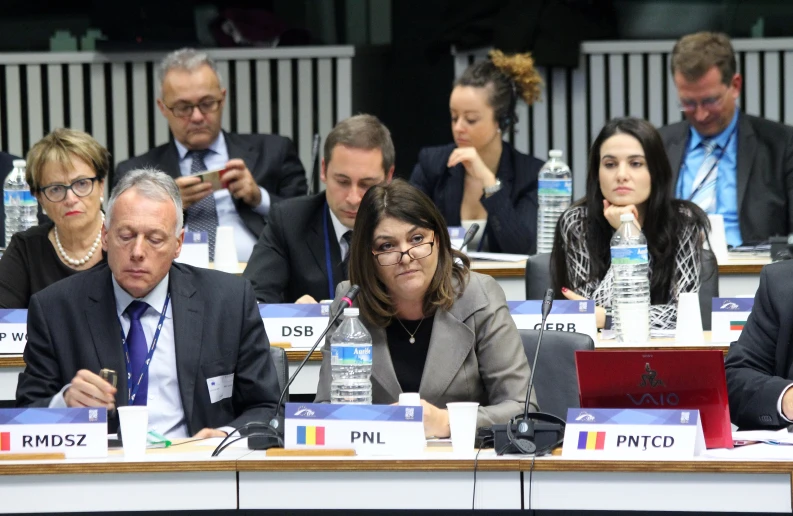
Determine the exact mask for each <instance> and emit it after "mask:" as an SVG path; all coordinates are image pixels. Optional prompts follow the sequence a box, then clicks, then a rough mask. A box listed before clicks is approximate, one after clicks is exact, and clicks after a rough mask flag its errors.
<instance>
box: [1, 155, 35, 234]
mask: <svg viewBox="0 0 793 516" xmlns="http://www.w3.org/2000/svg"><path fill="white" fill-rule="evenodd" d="M13 165H14V168H13V169H11V172H10V173H9V174H8V175H7V176H6V180H5V182H4V183H3V202H4V204H5V217H6V227H5V229H6V241H5V247H8V244H9V242H11V237H12V236H14V233H18V232H20V231H25V230H26V229H28V228H31V227H33V226H35V225H37V224H38V223H39V221H38V219H37V218H36V212H37V211H38V208H39V203H38V202H37V201H36V198H35V197H33V194H32V193H30V187H29V186H28V182H27V181H26V180H25V160H24V159H15V160H14V163H13Z"/></svg>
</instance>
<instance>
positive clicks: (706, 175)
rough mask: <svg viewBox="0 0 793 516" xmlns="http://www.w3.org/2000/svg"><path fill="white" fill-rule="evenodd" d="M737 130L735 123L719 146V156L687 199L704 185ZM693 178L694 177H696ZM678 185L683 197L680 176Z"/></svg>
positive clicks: (692, 196) (691, 197)
mask: <svg viewBox="0 0 793 516" xmlns="http://www.w3.org/2000/svg"><path fill="white" fill-rule="evenodd" d="M737 130H738V124H737V123H736V124H735V127H733V128H732V131H731V132H730V137H729V138H727V143H725V144H724V147H720V148H719V157H718V158H716V161H714V162H713V165H712V166H711V167H710V170H708V173H707V174H705V177H703V178H702V181H700V182H699V184H698V185H697V187H696V188H694V190H692V191H691V194H690V195H689V196H688V200H689V201H690V200H691V199H693V198H694V196H695V195H696V194H697V192H699V191H700V190H701V189H702V187H703V186H705V184H706V183H707V182H708V179H710V175H711V174H712V173H713V171H714V170H716V168H717V167H718V166H719V162H720V161H721V158H723V157H724V153H725V152H727V147H729V145H730V142H731V141H732V137H733V136H735V131H737ZM694 179H696V177H695V178H694ZM679 186H680V195H678V197H683V195H682V193H683V192H682V190H683V180H682V178H681V180H680V183H679Z"/></svg>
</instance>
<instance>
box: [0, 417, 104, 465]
mask: <svg viewBox="0 0 793 516" xmlns="http://www.w3.org/2000/svg"><path fill="white" fill-rule="evenodd" d="M3 452H10V453H44V452H63V453H64V454H65V455H66V458H67V459H72V458H86V457H107V409H105V408H65V409H51V408H26V409H0V454H1V453H3Z"/></svg>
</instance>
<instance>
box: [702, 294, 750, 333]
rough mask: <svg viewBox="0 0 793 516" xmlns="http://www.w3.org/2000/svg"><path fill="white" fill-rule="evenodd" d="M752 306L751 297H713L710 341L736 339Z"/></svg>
mask: <svg viewBox="0 0 793 516" xmlns="http://www.w3.org/2000/svg"><path fill="white" fill-rule="evenodd" d="M753 306H754V298H753V297H714V298H713V312H712V315H711V323H710V324H711V330H712V333H711V336H710V340H711V342H733V341H735V340H738V337H740V336H741V332H742V331H743V327H744V326H745V325H746V320H747V318H748V317H749V313H751V311H752V307H753Z"/></svg>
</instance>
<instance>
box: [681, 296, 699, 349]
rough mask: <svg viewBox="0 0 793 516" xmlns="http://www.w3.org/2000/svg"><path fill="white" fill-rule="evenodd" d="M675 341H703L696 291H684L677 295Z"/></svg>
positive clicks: (692, 342)
mask: <svg viewBox="0 0 793 516" xmlns="http://www.w3.org/2000/svg"><path fill="white" fill-rule="evenodd" d="M675 341H676V342H677V343H678V344H694V343H697V344H698V343H702V342H704V341H705V335H704V333H703V332H702V314H701V313H700V310H699V294H698V293H697V292H684V293H682V294H680V296H679V297H678V300H677V328H676V329H675Z"/></svg>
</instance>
